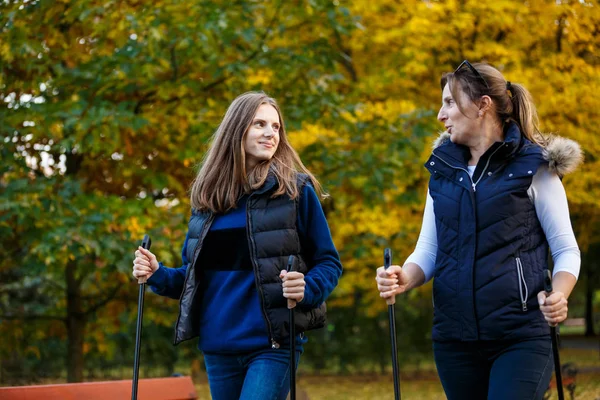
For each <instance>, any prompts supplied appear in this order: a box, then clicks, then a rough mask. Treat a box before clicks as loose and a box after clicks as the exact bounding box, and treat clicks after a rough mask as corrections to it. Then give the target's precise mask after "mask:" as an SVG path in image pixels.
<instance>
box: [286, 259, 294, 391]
mask: <svg viewBox="0 0 600 400" xmlns="http://www.w3.org/2000/svg"><path fill="white" fill-rule="evenodd" d="M295 261H296V257H294V256H293V255H292V256H290V257H289V258H288V265H287V271H288V272H292V271H294V266H295V265H294V263H295ZM290 306H293V307H291V308H290ZM295 307H296V302H295V301H294V300H288V309H289V310H290V321H289V322H290V400H296V318H295V316H294V308H295Z"/></svg>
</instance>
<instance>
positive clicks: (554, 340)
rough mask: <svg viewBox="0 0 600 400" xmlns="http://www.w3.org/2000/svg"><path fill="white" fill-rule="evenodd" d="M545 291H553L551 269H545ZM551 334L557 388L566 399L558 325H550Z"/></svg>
mask: <svg viewBox="0 0 600 400" xmlns="http://www.w3.org/2000/svg"><path fill="white" fill-rule="evenodd" d="M544 291H545V292H546V296H550V293H552V274H551V273H550V270H549V269H545V270H544ZM550 336H552V353H553V355H554V375H555V378H556V390H557V391H558V400H564V399H565V393H564V391H563V385H562V371H561V369H560V357H559V356H558V333H557V332H556V326H552V325H550Z"/></svg>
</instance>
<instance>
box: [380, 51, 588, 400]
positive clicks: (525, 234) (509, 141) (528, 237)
mask: <svg viewBox="0 0 600 400" xmlns="http://www.w3.org/2000/svg"><path fill="white" fill-rule="evenodd" d="M441 89H442V107H441V109H440V111H439V114H438V119H439V120H440V121H441V122H442V123H443V124H444V126H445V128H446V129H445V132H444V133H443V134H441V135H440V137H439V138H438V139H437V140H436V142H435V144H434V149H433V151H432V154H431V156H430V157H429V159H428V160H427V163H426V164H425V166H426V168H427V169H428V170H429V172H430V173H431V178H430V181H429V190H428V195H427V201H426V204H425V213H424V217H423V226H422V229H421V234H420V236H419V240H418V242H417V245H416V248H415V251H414V252H413V253H412V254H411V255H410V256H409V257H408V259H407V260H406V262H405V263H404V265H403V266H402V267H400V266H392V267H390V268H389V269H387V270H385V269H384V268H383V267H382V268H379V269H378V270H377V276H376V279H377V284H378V289H379V291H380V295H381V297H383V298H388V297H391V296H395V295H397V294H399V293H403V292H406V291H407V290H410V289H411V288H414V287H417V286H420V285H422V284H423V283H425V282H427V281H429V280H430V279H432V278H433V279H434V280H433V298H434V320H433V335H432V338H433V342H434V344H433V348H434V356H435V361H436V365H437V370H438V373H439V376H440V379H441V382H442V385H443V387H444V390H445V392H446V395H447V397H448V399H449V400H455V399H476V400H477V399H488V400H500V399H511V400H513V399H523V400H525V399H527V400H530V399H542V397H543V395H544V392H545V390H546V389H547V387H548V385H549V382H550V378H551V374H552V369H553V368H552V367H553V362H552V348H551V338H550V329H549V325H553V326H554V325H556V324H558V323H560V322H562V321H564V320H565V318H566V317H567V299H568V297H569V294H570V293H571V291H572V290H573V287H574V286H575V283H576V281H577V277H578V274H579V268H580V263H581V260H580V253H579V248H578V246H577V242H576V240H575V236H574V234H573V229H572V227H571V222H570V218H569V209H568V204H567V197H566V193H565V190H564V187H563V185H562V183H561V178H562V176H563V175H564V174H566V173H568V172H571V171H573V170H574V169H575V168H576V167H577V165H578V164H579V163H580V161H581V159H582V155H581V150H580V148H579V146H578V145H577V144H576V143H575V142H573V141H571V140H568V139H562V138H559V137H549V136H544V135H542V134H541V132H540V130H539V127H538V118H537V112H536V108H535V105H534V104H533V102H532V99H531V95H530V94H529V92H528V91H527V89H525V87H523V86H522V85H520V84H517V83H511V82H509V81H508V80H506V79H505V78H504V76H503V75H502V74H501V73H500V71H498V70H497V69H496V68H494V67H492V66H490V65H487V64H484V63H477V64H471V63H469V62H468V61H466V60H465V61H464V62H463V63H462V64H460V66H459V67H458V68H457V69H456V70H455V71H454V72H452V73H448V74H445V75H444V76H443V77H442V79H441ZM549 250H550V251H551V254H552V258H553V261H554V270H553V278H552V283H553V288H554V290H553V292H552V293H550V294H549V295H548V296H547V295H546V293H545V292H544V270H545V269H547V268H548V251H549Z"/></svg>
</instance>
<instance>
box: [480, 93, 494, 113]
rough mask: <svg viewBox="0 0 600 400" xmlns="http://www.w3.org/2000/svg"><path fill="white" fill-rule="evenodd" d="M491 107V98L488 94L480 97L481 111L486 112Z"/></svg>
mask: <svg viewBox="0 0 600 400" xmlns="http://www.w3.org/2000/svg"><path fill="white" fill-rule="evenodd" d="M491 109H492V98H491V97H490V96H487V95H486V96H483V97H481V102H480V103H479V110H480V111H482V112H483V113H486V112H488V111H490V110H491Z"/></svg>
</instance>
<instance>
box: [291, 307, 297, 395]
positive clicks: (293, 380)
mask: <svg viewBox="0 0 600 400" xmlns="http://www.w3.org/2000/svg"><path fill="white" fill-rule="evenodd" d="M295 324H296V319H295V316H294V309H293V308H290V400H296V325H295Z"/></svg>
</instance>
